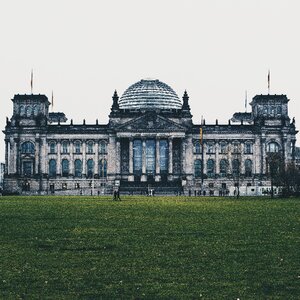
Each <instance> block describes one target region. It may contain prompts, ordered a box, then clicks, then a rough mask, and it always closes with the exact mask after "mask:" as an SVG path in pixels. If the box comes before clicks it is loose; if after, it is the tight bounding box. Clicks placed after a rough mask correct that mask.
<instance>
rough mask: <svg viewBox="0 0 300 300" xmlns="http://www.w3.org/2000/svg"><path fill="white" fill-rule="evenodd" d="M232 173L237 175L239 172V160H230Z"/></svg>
mask: <svg viewBox="0 0 300 300" xmlns="http://www.w3.org/2000/svg"><path fill="white" fill-rule="evenodd" d="M232 174H233V175H234V176H238V175H239V174H240V161H239V160H238V159H233V160H232Z"/></svg>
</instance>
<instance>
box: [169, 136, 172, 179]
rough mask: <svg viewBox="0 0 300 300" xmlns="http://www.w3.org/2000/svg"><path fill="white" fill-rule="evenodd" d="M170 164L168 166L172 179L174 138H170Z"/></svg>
mask: <svg viewBox="0 0 300 300" xmlns="http://www.w3.org/2000/svg"><path fill="white" fill-rule="evenodd" d="M168 141H169V166H168V173H169V179H170V180H172V176H173V139H172V138H169V139H168Z"/></svg>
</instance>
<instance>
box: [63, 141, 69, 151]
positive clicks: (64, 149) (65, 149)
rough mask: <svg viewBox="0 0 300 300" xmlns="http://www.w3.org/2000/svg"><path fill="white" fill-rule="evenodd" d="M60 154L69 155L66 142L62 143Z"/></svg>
mask: <svg viewBox="0 0 300 300" xmlns="http://www.w3.org/2000/svg"><path fill="white" fill-rule="evenodd" d="M62 153H65V154H66V153H69V143H68V142H67V141H63V143H62Z"/></svg>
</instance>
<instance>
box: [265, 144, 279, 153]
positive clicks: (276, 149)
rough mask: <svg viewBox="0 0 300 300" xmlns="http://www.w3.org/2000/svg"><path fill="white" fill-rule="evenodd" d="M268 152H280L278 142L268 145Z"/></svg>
mask: <svg viewBox="0 0 300 300" xmlns="http://www.w3.org/2000/svg"><path fill="white" fill-rule="evenodd" d="M267 152H272V153H275V152H279V145H278V144H277V143H276V142H271V143H269V144H268V147H267Z"/></svg>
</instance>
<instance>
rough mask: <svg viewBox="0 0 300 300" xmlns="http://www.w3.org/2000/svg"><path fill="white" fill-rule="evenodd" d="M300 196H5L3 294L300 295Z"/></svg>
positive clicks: (0, 219)
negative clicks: (272, 198) (114, 197)
mask: <svg viewBox="0 0 300 300" xmlns="http://www.w3.org/2000/svg"><path fill="white" fill-rule="evenodd" d="M299 221H300V199H274V200H271V199H266V198H265V199H261V198H260V199H259V198H241V199H239V200H237V199H232V198H195V197H155V198H147V197H138V196H137V197H123V198H122V201H121V202H113V201H112V200H111V197H1V198H0V230H1V236H0V238H1V240H0V241H1V243H0V255H1V257H0V299H199V298H201V299H237V298H239V299H241V300H242V299H300V263H299V260H300V243H299V233H300V222H299Z"/></svg>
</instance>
